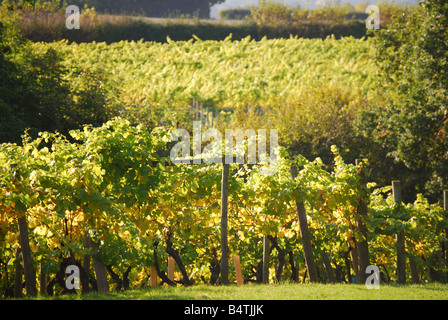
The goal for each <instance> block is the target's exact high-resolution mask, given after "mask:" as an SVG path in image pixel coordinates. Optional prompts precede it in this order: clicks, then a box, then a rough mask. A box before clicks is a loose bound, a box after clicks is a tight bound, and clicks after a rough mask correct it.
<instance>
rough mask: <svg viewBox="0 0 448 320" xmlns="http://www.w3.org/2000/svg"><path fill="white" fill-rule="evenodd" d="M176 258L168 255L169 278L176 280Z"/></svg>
mask: <svg viewBox="0 0 448 320" xmlns="http://www.w3.org/2000/svg"><path fill="white" fill-rule="evenodd" d="M174 264H175V261H174V258H173V257H168V279H170V280H171V281H174Z"/></svg>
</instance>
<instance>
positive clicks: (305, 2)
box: [210, 0, 418, 19]
mask: <svg viewBox="0 0 448 320" xmlns="http://www.w3.org/2000/svg"><path fill="white" fill-rule="evenodd" d="M324 1H327V3H329V2H330V1H335V2H336V3H338V2H339V3H341V4H343V3H346V2H348V3H350V4H352V5H355V4H357V3H360V2H370V1H369V0H282V1H281V2H284V3H285V4H288V5H290V6H296V5H300V7H301V8H309V9H314V8H315V7H316V6H319V5H323V4H324ZM371 1H372V0H371ZM417 1H418V0H394V1H389V2H394V3H401V4H416V3H417ZM258 2H259V0H226V1H225V2H224V3H221V4H217V5H215V6H213V7H212V8H211V10H210V15H211V17H212V18H216V19H219V17H218V12H219V11H220V10H222V9H233V8H237V7H240V8H244V7H250V6H251V5H254V6H256V5H257V4H258ZM376 3H377V1H372V4H376Z"/></svg>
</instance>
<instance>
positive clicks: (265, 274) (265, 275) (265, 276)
mask: <svg viewBox="0 0 448 320" xmlns="http://www.w3.org/2000/svg"><path fill="white" fill-rule="evenodd" d="M269 251H270V250H269V238H268V236H263V283H268V282H269V253H270V252H269Z"/></svg>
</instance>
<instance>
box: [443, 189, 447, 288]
mask: <svg viewBox="0 0 448 320" xmlns="http://www.w3.org/2000/svg"><path fill="white" fill-rule="evenodd" d="M443 210H444V211H445V220H448V190H444V191H443ZM445 239H448V228H447V229H445ZM445 266H446V268H447V270H448V241H445ZM445 279H446V280H445V281H446V282H447V283H448V271H447V272H446V278H445Z"/></svg>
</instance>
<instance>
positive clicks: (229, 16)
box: [218, 9, 251, 20]
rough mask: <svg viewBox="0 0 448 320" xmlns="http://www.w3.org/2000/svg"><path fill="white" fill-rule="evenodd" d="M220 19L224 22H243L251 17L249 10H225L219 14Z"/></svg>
mask: <svg viewBox="0 0 448 320" xmlns="http://www.w3.org/2000/svg"><path fill="white" fill-rule="evenodd" d="M218 15H219V18H220V19H223V20H243V19H245V18H249V17H250V16H251V11H250V10H249V9H225V10H221V11H219V13H218Z"/></svg>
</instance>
